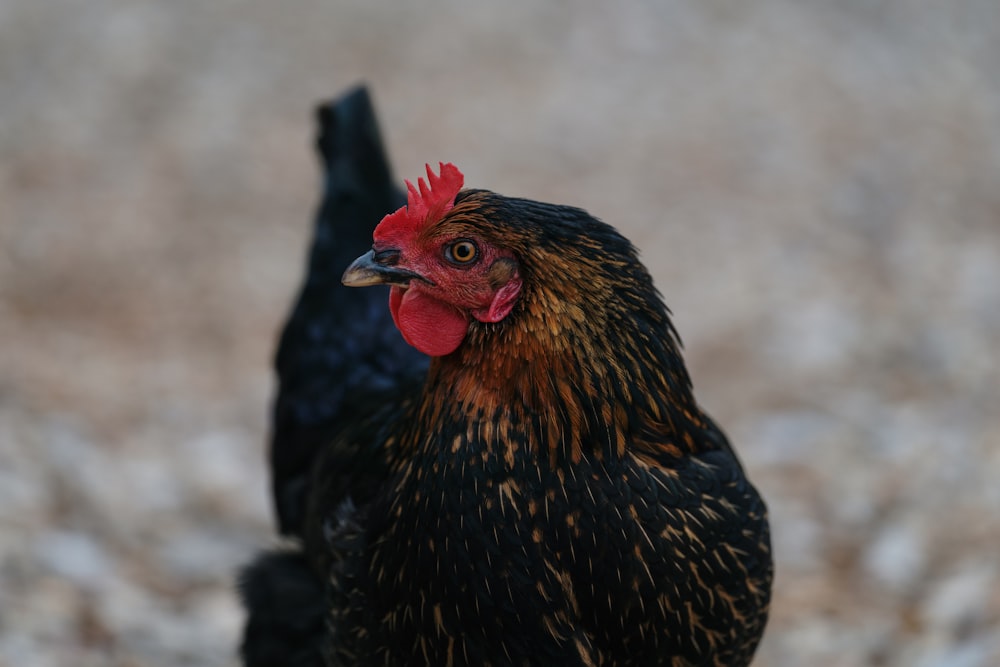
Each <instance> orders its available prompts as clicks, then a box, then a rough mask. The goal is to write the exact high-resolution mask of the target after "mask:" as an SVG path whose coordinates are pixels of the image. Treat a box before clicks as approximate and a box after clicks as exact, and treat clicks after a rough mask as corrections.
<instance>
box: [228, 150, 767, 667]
mask: <svg viewBox="0 0 1000 667" xmlns="http://www.w3.org/2000/svg"><path fill="white" fill-rule="evenodd" d="M443 170H444V167H442V173H443ZM411 194H412V193H411ZM410 208H411V210H412V209H413V208H414V202H413V199H412V198H411V202H410ZM431 218H433V219H432V220H430V221H429V222H427V224H426V225H425V226H424V227H423V228H421V229H420V230H419V233H417V232H414V234H415V236H412V235H411V236H412V238H411V236H406V235H386V234H383V236H385V237H386V239H387V240H385V241H383V240H380V238H379V237H378V230H376V246H375V251H373V252H372V253H369V255H367V256H364V257H361V258H359V260H358V261H357V262H355V263H354V264H353V265H352V267H351V269H349V270H348V272H347V274H345V282H346V283H348V284H359V285H367V284H372V283H374V282H383V283H387V284H391V285H393V286H394V288H393V289H394V295H393V298H392V299H391V303H392V307H393V316H394V318H395V321H396V323H397V324H398V325H399V326H400V328H401V329H402V330H403V335H404V336H405V337H407V340H411V341H415V344H417V345H424V344H426V342H425V339H424V336H429V337H432V338H433V337H434V336H435V335H436V334H435V331H434V330H433V329H432V330H431V331H429V332H427V331H424V330H423V329H419V330H415V329H414V330H411V329H409V328H408V326H412V325H407V322H406V319H405V317H406V313H405V312H404V311H403V310H401V308H405V307H406V306H405V304H406V303H407V300H409V302H410V303H412V304H416V305H411V306H409V307H410V308H411V309H413V308H422V307H425V304H432V305H431V306H430V307H431V308H432V310H433V312H434V313H435V314H436V316H437V313H439V312H440V313H441V315H440V316H439V317H438V319H439V320H447V319H448V318H449V317H452V315H453V313H451V311H446V309H445V307H444V306H441V305H440V303H445V304H447V305H449V306H450V307H454V308H455V309H456V310H457V312H458V313H459V314H460V315H461V316H462V317H466V316H467V317H468V326H467V330H464V329H463V330H462V336H461V338H460V339H459V342H458V343H457V346H456V347H455V349H454V350H453V351H448V352H446V353H443V354H440V355H439V356H435V357H433V358H432V359H431V362H430V366H429V368H428V369H427V370H426V371H423V370H422V369H420V368H419V367H416V368H413V369H411V370H412V371H413V372H412V374H411V377H412V379H410V380H406V381H403V380H401V381H400V382H395V383H391V386H379V387H373V388H371V389H370V390H369V391H361V390H360V389H359V390H358V392H357V394H356V395H354V396H352V399H351V400H352V402H353V408H352V409H353V410H354V414H353V419H352V420H351V421H350V423H345V424H344V425H343V428H341V429H340V430H339V431H337V432H336V433H332V434H331V435H330V438H329V441H328V442H327V443H325V444H324V445H323V446H322V447H319V448H317V449H316V455H315V456H316V458H315V461H314V464H313V465H312V468H311V477H310V479H309V481H308V483H307V485H306V488H308V489H309V491H308V493H307V498H308V500H307V502H306V503H305V509H304V517H305V520H304V522H303V524H302V530H301V531H300V533H299V534H300V536H301V544H302V550H301V552H300V554H301V558H302V563H304V564H305V565H306V566H305V568H304V569H308V570H310V571H311V572H313V573H315V575H316V581H319V580H320V579H322V580H323V581H325V588H326V593H325V595H326V597H325V599H324V600H325V601H324V603H323V605H322V608H323V609H324V610H325V614H326V617H325V623H324V624H323V625H324V628H325V629H324V630H322V631H321V632H320V633H319V634H320V635H322V639H320V640H318V641H317V644H316V646H317V647H319V652H321V653H322V656H323V660H325V661H326V664H329V665H456V666H457V665H621V666H626V665H727V666H730V665H745V664H748V663H749V661H750V659H751V657H752V654H753V652H754V649H755V648H756V645H757V643H758V641H759V639H760V636H761V633H762V632H763V628H764V624H765V621H766V616H767V607H768V601H769V596H770V583H771V575H772V565H771V555H770V545H769V535H768V525H767V516H766V508H765V506H764V503H763V501H762V500H761V498H760V496H759V495H758V494H757V492H756V491H755V489H754V488H753V486H752V485H751V484H750V483H749V481H747V479H746V477H745V475H744V472H743V470H742V468H741V466H740V464H739V462H738V460H737V458H736V456H735V455H734V453H733V451H732V448H731V447H730V445H729V444H728V442H727V441H726V438H725V436H724V435H723V434H722V432H721V431H720V430H719V429H718V428H717V427H716V426H715V424H714V423H713V422H712V421H711V419H710V418H709V417H708V416H707V415H706V414H705V413H704V412H703V411H702V410H701V409H700V408H699V407H698V405H697V403H696V402H695V401H694V398H693V396H692V393H691V383H690V381H689V378H688V375H687V371H686V370H685V368H684V364H683V361H682V360H681V356H680V353H679V344H678V341H677V338H676V335H675V332H674V329H673V327H672V325H671V323H670V319H669V316H668V311H667V309H666V307H665V306H664V304H663V302H662V300H661V298H660V296H659V294H658V293H657V292H656V290H655V288H654V287H653V285H652V281H651V279H650V276H649V274H648V272H647V271H646V269H645V268H644V267H643V266H642V264H641V263H640V262H639V260H638V257H637V254H636V251H635V249H634V248H633V247H632V245H631V244H630V243H629V242H628V241H627V240H626V239H625V238H624V237H622V236H621V235H620V234H619V233H618V232H616V231H615V230H614V229H613V228H611V227H610V226H608V225H606V224H604V223H602V222H600V221H598V220H596V219H594V218H593V217H591V216H589V215H588V214H587V213H585V212H584V211H582V210H580V209H575V208H570V207H564V206H555V205H551V204H543V203H539V202H533V201H529V200H523V199H515V198H509V197H503V196H501V195H498V194H495V193H492V192H488V191H483V190H462V191H461V192H459V193H458V194H457V196H455V197H454V200H453V201H450V202H449V205H448V206H447V207H446V210H445V211H444V212H443V213H442V214H441V215H440V216H436V217H435V215H431ZM384 224H387V223H384ZM407 233H408V234H409V232H407ZM418 237H419V238H418ZM456 243H472V244H473V247H474V249H475V250H476V251H477V254H476V255H475V256H474V257H473V259H472V260H469V262H470V264H471V263H472V262H473V261H475V262H478V263H479V264H480V265H481V266H480V273H479V274H477V273H475V272H473V271H470V270H469V268H468V267H467V266H461V265H460V264H463V263H460V262H458V261H457V259H456V258H459V259H460V258H461V255H460V254H459V253H462V254H463V255H464V253H465V250H466V248H465V247H464V246H459V245H455V244H456ZM418 246H419V248H418ZM421 248H423V249H426V248H432V249H443V257H444V258H445V259H446V260H447V261H440V262H437V260H436V259H431V260H428V261H427V262H425V261H423V260H418V259H417V258H418V257H420V256H421V255H420V253H421V252H423V250H421ZM434 252H437V251H436V250H434ZM432 254H433V253H432ZM428 262H430V263H428ZM435 262H436V263H435ZM453 269H454V270H455V271H458V272H459V273H458V276H459V278H460V279H459V280H458V281H457V282H456V283H455V285H456V287H452V286H451V285H452V283H450V282H449V280H450V278H449V277H448V276H449V275H450V274H449V273H448V272H449V271H451V270H453ZM463 272H464V273H463ZM480 275H481V277H482V280H483V281H484V282H483V283H482V285H481V286H480V285H477V276H480ZM512 285H513V287H511V286H512ZM479 287H482V288H483V290H485V292H483V291H482V290H479V291H477V289H478V288H479ZM409 290H424V292H421V293H420V295H415V294H413V293H409ZM368 291H369V292H370V291H371V290H368ZM452 292H455V293H454V294H452ZM481 292H482V293H481ZM484 294H485V296H483V295H484ZM421 295H422V296H421ZM511 295H513V296H511ZM417 296H420V299H417ZM480 299H485V301H483V304H493V306H496V304H497V303H500V304H501V305H500V306H497V307H495V308H494V307H492V306H491V307H490V308H489V309H487V308H486V307H485V306H483V307H480V305H482V304H478V302H477V300H480ZM439 301H440V303H439ZM401 302H402V303H403V304H404V306H400V305H399V304H400V303H401ZM466 306H468V313H466V312H464V311H463V308H465V307H466ZM449 313H450V314H449ZM415 317H417V321H418V322H419V314H417V315H416V316H415ZM455 317H458V315H456V316H455ZM462 321H464V320H462ZM449 327H450V325H448V324H447V323H442V325H441V329H443V330H448V329H449ZM357 335H364V334H363V333H362V332H357ZM430 347H432V348H434V349H438V348H435V347H434V344H431V345H430ZM446 347H450V343H449V345H448V346H446ZM441 349H445V348H441ZM269 567H271V566H270V565H269V561H268V560H267V559H265V560H264V561H262V562H261V563H259V564H258V565H257V566H255V568H256V569H255V570H251V571H250V572H251V575H253V576H251V577H248V580H249V581H251V583H250V584H248V586H247V587H248V588H249V589H251V590H252V589H254V586H255V584H253V583H252V582H253V581H263V580H266V579H267V577H268V576H269V575H268V571H269V570H268V568H269ZM271 572H272V573H273V568H272V570H271ZM253 577H256V579H254V578H253ZM305 580H306V579H305V578H303V579H301V581H305ZM248 597H250V596H248ZM250 607H251V620H252V619H253V613H254V612H253V609H254V607H253V604H252V603H251V604H250ZM250 634H251V633H250V631H249V629H248V639H247V642H248V644H249V643H251V641H252V639H253V638H252V637H251V636H250ZM319 652H317V653H316V655H318V654H319ZM246 655H247V653H246V652H245V656H246ZM250 657H252V656H250ZM247 663H248V664H265V663H263V662H259V663H253V662H251V660H249V659H248V660H247ZM301 664H309V663H307V662H302V663H301Z"/></svg>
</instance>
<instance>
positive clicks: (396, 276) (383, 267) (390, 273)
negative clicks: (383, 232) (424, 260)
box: [340, 250, 428, 287]
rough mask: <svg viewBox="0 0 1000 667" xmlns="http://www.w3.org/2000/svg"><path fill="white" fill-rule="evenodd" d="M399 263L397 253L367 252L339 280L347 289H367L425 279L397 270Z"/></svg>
mask: <svg viewBox="0 0 1000 667" xmlns="http://www.w3.org/2000/svg"><path fill="white" fill-rule="evenodd" d="M398 261H399V251H396V250H382V251H379V252H375V251H374V250H369V251H368V252H366V253H365V254H363V255H361V257H358V258H357V259H356V260H354V261H353V262H352V263H351V265H350V266H349V267H347V270H346V271H344V277H343V278H341V279H340V281H341V282H342V283H344V284H345V285H347V286H348V287H367V286H369V285H403V286H406V285H409V284H410V281H411V280H413V279H418V280H424V281H425V282H428V281H426V279H425V278H424V277H423V276H421V275H420V274H418V273H414V272H413V271H408V270H406V269H400V268H397V267H396V266H395V265H396V262H398Z"/></svg>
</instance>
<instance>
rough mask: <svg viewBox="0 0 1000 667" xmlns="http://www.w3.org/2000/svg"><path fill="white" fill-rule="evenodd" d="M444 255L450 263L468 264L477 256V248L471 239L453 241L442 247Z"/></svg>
mask: <svg viewBox="0 0 1000 667" xmlns="http://www.w3.org/2000/svg"><path fill="white" fill-rule="evenodd" d="M444 256H445V259H447V260H448V261H449V262H451V263H452V264H469V263H471V262H472V261H474V260H475V259H476V257H478V256H479V248H477V247H476V244H475V243H473V242H472V241H468V240H466V239H462V240H460V241H455V242H454V243H452V244H451V245H449V246H446V247H445V249H444Z"/></svg>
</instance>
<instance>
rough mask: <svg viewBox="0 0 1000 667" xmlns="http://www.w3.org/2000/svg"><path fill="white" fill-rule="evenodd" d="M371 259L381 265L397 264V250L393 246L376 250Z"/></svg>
mask: <svg viewBox="0 0 1000 667" xmlns="http://www.w3.org/2000/svg"><path fill="white" fill-rule="evenodd" d="M372 259H373V260H374V261H375V263H376V264H379V265H381V266H396V265H397V264H399V251H398V250H396V249H395V248H388V249H386V250H376V251H375V253H374V254H373V255H372Z"/></svg>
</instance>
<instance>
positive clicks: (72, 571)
mask: <svg viewBox="0 0 1000 667" xmlns="http://www.w3.org/2000/svg"><path fill="white" fill-rule="evenodd" d="M998 63H1000V5H998V4H997V3H996V2H993V1H992V0H980V1H976V0H955V1H954V2H950V3H941V2H932V1H931V0H883V1H881V2H857V1H845V2H836V3H833V2H824V1H822V0H806V1H802V2H789V1H787V0H760V1H759V2H755V3H737V2H723V1H721V0H711V1H698V0H667V1H663V0H648V1H647V2H624V3H618V4H614V3H603V2H597V1H596V0H583V1H581V2H578V3H573V4H571V3H568V2H556V1H553V2H550V3H547V4H545V3H534V2H529V1H528V0H512V1H511V2H507V3H504V5H503V8H502V9H501V8H500V3H495V5H490V6H487V5H485V4H484V3H483V4H477V5H476V6H474V7H472V6H470V5H469V4H467V3H460V2H457V1H449V0H430V1H428V2H424V3H422V4H420V5H419V8H418V7H417V6H416V5H414V6H413V8H400V7H398V6H397V4H396V3H392V2H389V1H388V0H379V1H369V2H367V3H343V2H320V1H319V0H302V1H301V2H298V3H294V4H291V5H283V6H281V7H279V5H278V4H277V3H268V2H263V0H247V1H241V2H236V1H234V0H230V1H219V2H214V3H205V2H193V1H191V0H178V1H176V2H171V3H165V2H164V3H155V2H151V1H141V0H140V1H130V2H129V1H126V0H94V1H93V2H90V3H78V2H71V1H70V0H50V1H49V2H45V3H42V2H29V1H28V0H0V666H2V667H8V666H11V667H13V666H21V665H33V666H38V667H47V666H49V665H53V666H54V665H66V664H73V665H81V666H83V667H87V666H89V665H114V666H122V667H124V666H129V667H140V666H143V667H144V666H147V665H157V666H161V665H162V666H170V665H212V666H217V665H233V664H234V663H235V659H234V652H235V648H234V647H235V645H236V643H237V637H238V633H239V629H240V623H241V613H240V611H239V609H238V606H237V604H236V600H235V596H234V594H233V584H232V582H233V572H234V570H235V568H237V567H238V566H239V565H240V564H241V563H243V562H244V561H246V560H247V559H248V558H249V557H250V555H251V554H252V553H253V552H254V550H255V549H257V548H260V547H263V546H267V545H271V544H273V543H274V541H275V540H274V537H273V531H272V528H271V516H270V507H269V500H268V498H267V471H266V469H265V466H264V461H263V452H264V442H265V438H266V431H267V411H268V402H269V400H270V396H271V393H272V391H273V384H272V378H271V373H270V369H269V360H270V356H271V353H272V350H273V347H274V340H275V333H276V331H277V329H278V327H279V326H280V323H281V321H282V318H283V317H284V315H285V313H286V311H287V309H288V307H289V305H290V299H291V297H292V294H293V291H294V289H295V287H296V285H297V281H298V280H299V277H300V272H301V269H302V260H303V255H304V249H305V245H306V243H307V239H308V235H309V227H310V224H311V223H310V220H311V216H312V212H313V209H314V206H315V202H316V196H317V190H318V184H319V179H318V172H317V169H316V163H315V159H314V156H313V154H312V151H311V141H312V135H313V132H314V127H313V125H312V117H311V112H312V106H313V105H314V104H315V103H316V102H317V101H319V100H321V99H324V98H327V97H329V96H331V95H334V94H336V93H337V92H338V91H340V90H341V89H343V88H344V87H345V86H348V85H350V84H353V83H355V82H356V81H359V80H366V81H368V82H369V83H370V84H371V85H372V86H373V89H374V93H375V97H376V103H377V105H378V106H379V108H380V110H381V114H382V121H383V127H384V129H385V131H386V134H387V139H388V142H389V145H390V147H391V151H392V154H393V157H394V160H395V162H396V165H397V173H398V174H400V175H401V176H416V175H419V174H420V173H421V166H422V164H423V163H424V162H425V161H430V162H433V161H437V160H452V161H454V162H456V163H457V164H459V165H460V166H461V167H462V168H463V170H464V171H465V172H466V174H467V182H468V183H469V184H470V185H472V186H481V187H488V188H491V189H494V190H497V191H500V192H504V193H507V194H512V195H521V196H528V197H534V198H541V199H547V200H552V201H558V202H564V203H572V204H576V205H580V206H584V207H586V208H588V209H590V210H591V211H592V212H593V213H595V214H597V215H598V216H599V217H601V218H603V219H605V220H607V221H609V222H612V223H613V224H616V225H617V226H619V227H620V228H621V229H622V230H623V231H625V232H626V234H627V235H629V236H630V237H631V238H633V240H634V241H636V243H637V244H638V245H639V246H640V247H641V248H642V250H643V255H644V258H645V261H646V262H647V264H648V265H649V266H650V267H651V269H652V271H653V273H654V274H655V276H656V278H657V280H658V283H659V285H660V288H661V290H662V291H663V293H664V294H665V295H666V298H667V301H668V303H669V304H670V305H671V306H672V308H673V311H674V313H675V320H676V324H677V326H678V328H679V329H680V331H681V334H682V335H683V337H684V340H685V342H686V345H687V347H686V350H687V357H688V360H689V364H690V366H691V371H692V374H693V376H694V379H695V383H696V386H697V390H698V395H699V397H700V399H701V401H702V403H703V404H705V405H706V406H707V407H708V408H709V409H710V411H711V412H712V413H713V415H715V416H716V418H717V419H718V420H719V421H720V423H722V424H723V425H724V427H725V428H726V430H727V431H728V432H729V434H730V435H731V436H732V439H733V440H734V442H735V443H736V444H737V446H738V448H739V450H740V452H741V453H742V456H743V458H744V460H745V462H746V464H747V466H748V467H749V468H750V471H751V474H752V477H753V479H754V480H755V481H756V482H757V484H758V486H759V487H760V488H761V489H762V491H763V492H764V494H765V496H766V497H767V499H768V501H769V503H770V506H771V510H772V519H773V531H774V540H775V550H776V556H777V563H778V574H777V581H776V588H775V598H774V606H773V616H772V622H771V624H770V626H769V629H768V633H767V635H766V637H765V639H764V642H763V644H762V646H761V649H760V652H759V659H758V661H757V664H759V665H773V666H797V665H819V666H821V667H834V666H837V667H839V666H845V667H849V666H855V665H889V666H897V665H899V666H902V665H908V666H910V665H916V666H918V667H939V666H941V667H944V666H949V667H992V666H995V665H998V664H1000V632H998V631H997V628H998V626H1000V560H998V558H997V551H998V546H1000V484H998V483H997V480H998V479H1000V409H998V407H997V406H998V404H1000V400H998V398H1000V370H998V362H997V350H998V349H1000V74H998V72H1000V69H998V66H997V64H998Z"/></svg>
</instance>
